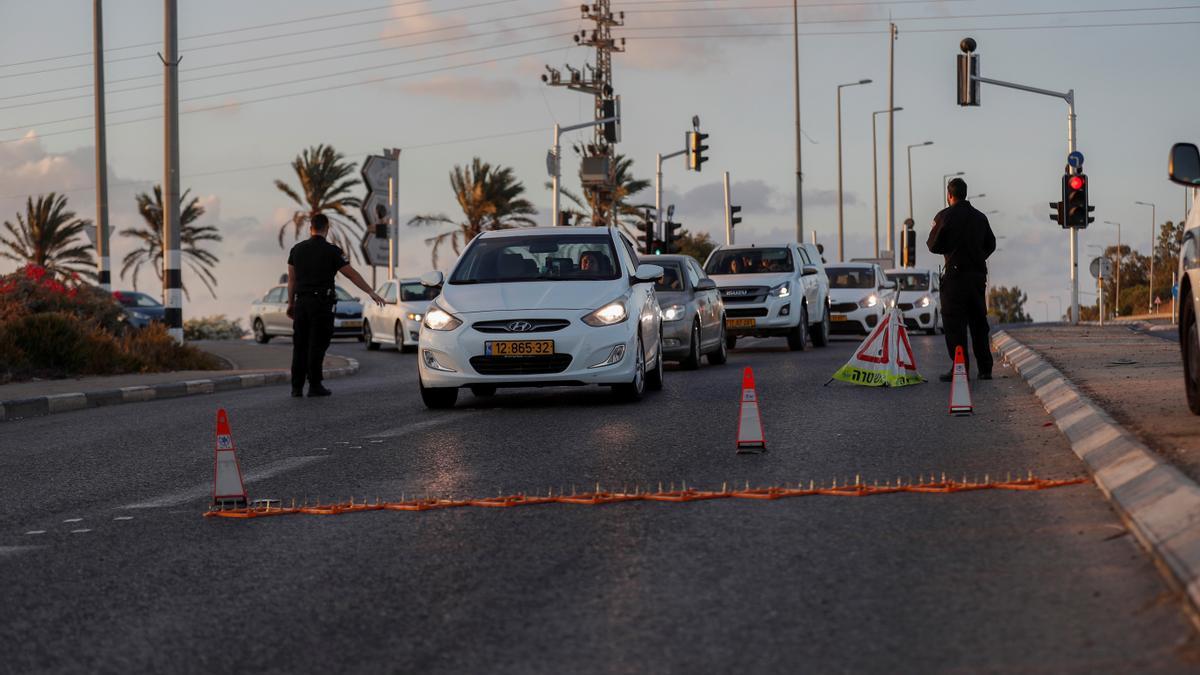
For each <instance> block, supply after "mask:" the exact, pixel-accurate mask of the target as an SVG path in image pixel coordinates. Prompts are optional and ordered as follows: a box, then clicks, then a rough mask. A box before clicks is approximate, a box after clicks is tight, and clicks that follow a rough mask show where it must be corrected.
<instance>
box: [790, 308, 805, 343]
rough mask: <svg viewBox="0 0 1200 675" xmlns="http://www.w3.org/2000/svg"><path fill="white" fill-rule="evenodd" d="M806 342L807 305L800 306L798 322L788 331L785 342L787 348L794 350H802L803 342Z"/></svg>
mask: <svg viewBox="0 0 1200 675" xmlns="http://www.w3.org/2000/svg"><path fill="white" fill-rule="evenodd" d="M806 342H808V307H807V306H806V305H801V306H800V322H799V323H797V324H796V327H795V328H793V329H791V330H790V331H788V334H787V343H788V349H790V350H792V351H794V352H802V351H804V347H805V343H806Z"/></svg>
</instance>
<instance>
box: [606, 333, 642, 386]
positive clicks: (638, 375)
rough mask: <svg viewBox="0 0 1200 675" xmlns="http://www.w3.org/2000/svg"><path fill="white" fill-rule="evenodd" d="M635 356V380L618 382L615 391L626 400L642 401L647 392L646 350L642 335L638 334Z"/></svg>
mask: <svg viewBox="0 0 1200 675" xmlns="http://www.w3.org/2000/svg"><path fill="white" fill-rule="evenodd" d="M633 358H634V359H635V362H636V363H637V366H636V367H635V368H634V373H633V380H632V381H630V382H628V383H626V384H618V385H616V386H614V387H613V391H614V392H615V393H616V394H617V396H620V397H621V398H623V399H625V400H626V401H640V400H642V396H644V395H645V394H646V351H645V350H644V349H642V336H641V334H638V340H637V350H636V351H635V353H634V355H633Z"/></svg>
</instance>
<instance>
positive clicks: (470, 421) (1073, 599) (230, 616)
mask: <svg viewBox="0 0 1200 675" xmlns="http://www.w3.org/2000/svg"><path fill="white" fill-rule="evenodd" d="M912 340H913V346H914V349H915V351H916V354H917V358H918V363H919V364H920V366H921V370H922V372H923V374H924V375H925V376H926V377H927V378H930V379H932V380H934V381H933V382H931V383H927V384H923V385H919V386H915V387H909V388H904V389H897V390H879V389H866V388H858V387H853V386H850V385H846V384H842V383H834V384H830V385H828V386H825V382H826V381H827V380H828V379H829V377H830V375H832V373H833V372H834V371H835V370H836V369H837V368H838V367H839V366H840V365H841V363H843V362H844V361H845V359H846V358H848V357H849V355H850V353H851V350H852V349H853V347H854V346H855V345H856V344H857V340H835V341H834V343H833V345H832V346H831V347H829V348H826V349H818V350H812V351H808V352H804V353H793V352H788V351H787V350H786V349H785V348H784V343H783V341H782V340H761V341H760V340H746V341H743V343H741V344H739V347H743V348H741V349H738V350H736V351H734V352H732V354H731V358H730V362H729V364H727V365H725V366H719V367H712V366H707V365H706V366H705V367H703V368H702V369H701V370H700V371H698V372H684V371H678V370H674V369H672V370H670V371H669V372H668V373H667V383H666V389H665V391H663V392H661V393H652V394H649V395H648V396H647V398H646V399H645V400H644V401H642V402H641V403H637V404H623V403H616V402H614V401H613V400H612V399H611V398H610V396H609V395H608V393H607V391H606V390H601V389H547V390H510V391H502V393H501V394H499V395H497V396H496V397H494V398H491V399H477V398H473V397H472V396H471V395H470V394H465V393H464V395H463V397H462V399H460V405H459V407H458V408H456V409H454V410H449V411H439V412H436V413H435V412H430V411H427V410H425V409H424V408H423V407H422V406H421V404H420V400H419V397H418V394H417V390H416V369H415V363H414V358H415V357H414V356H413V355H411V354H399V353H397V352H395V351H394V350H390V349H385V350H383V351H380V352H371V353H368V352H366V351H364V350H362V348H361V347H360V346H358V345H353V344H339V345H337V346H335V347H334V352H336V353H340V354H344V355H349V356H353V357H354V358H356V359H359V361H360V362H361V369H360V371H359V374H358V375H356V376H355V377H353V378H347V379H343V380H337V381H335V382H332V383H331V384H330V386H331V387H332V388H334V391H335V393H334V396H332V397H330V398H328V399H292V398H289V397H288V396H287V392H286V388H271V387H267V388H258V389H247V390H241V391H231V392H221V393H218V394H213V395H210V396H202V397H191V398H186V399H168V400H162V401H153V402H147V403H143V404H138V405H127V406H117V407H113V408H96V409H88V410H80V411H77V412H71V413H64V414H61V415H54V416H51V417H45V418H34V419H27V420H20V421H15V422H10V423H6V426H5V427H4V428H3V431H2V433H3V435H2V436H0V473H2V475H4V476H5V481H4V484H5V497H6V498H5V501H4V505H3V507H0V575H3V578H4V580H5V581H4V582H3V584H2V585H0V607H4V608H5V612H4V614H3V616H2V618H0V671H8V672H22V671H30V670H46V671H97V670H99V671H115V670H123V671H170V672H185V673H186V672H212V671H232V670H242V671H289V672H297V671H299V672H310V671H317V670H327V671H342V672H344V671H374V672H378V671H395V672H481V671H489V672H520V673H529V672H562V671H577V672H644V671H650V670H654V671H664V672H685V671H704V672H728V671H733V670H741V671H750V672H763V671H784V670H787V671H801V672H813V671H817V672H897V671H899V672H929V671H940V672H947V671H960V672H961V671H968V672H978V671H989V672H991V671H1044V672H1097V671H1099V672H1195V669H1196V668H1197V664H1198V663H1200V646H1198V642H1197V638H1196V633H1195V630H1194V628H1193V626H1192V624H1191V623H1190V622H1189V621H1188V619H1187V617H1185V615H1184V614H1183V612H1182V611H1181V610H1180V603H1179V599H1178V597H1177V596H1175V595H1174V594H1173V593H1172V592H1171V591H1170V590H1169V589H1168V587H1167V586H1166V584H1165V583H1164V582H1163V581H1162V579H1161V578H1160V577H1159V575H1158V574H1157V572H1156V570H1155V569H1154V567H1153V565H1152V564H1151V563H1150V562H1149V559H1148V558H1147V557H1146V556H1145V555H1144V554H1143V553H1142V551H1141V550H1140V549H1139V548H1138V547H1137V544H1136V542H1134V541H1133V540H1132V538H1131V537H1130V536H1128V534H1127V533H1126V531H1125V530H1124V529H1123V527H1122V526H1121V524H1120V522H1119V521H1118V519H1117V518H1116V516H1115V515H1114V513H1113V512H1112V510H1111V509H1110V507H1109V506H1108V504H1107V502H1106V501H1105V500H1104V498H1103V497H1102V496H1101V495H1100V493H1099V492H1098V491H1097V490H1096V489H1095V487H1094V486H1092V485H1091V484H1083V485H1078V486H1074V487H1066V488H1058V489H1054V490H1047V491H1042V492H1008V491H984V492H968V493H956V494H897V495H882V496H874V497H862V498H838V497H803V498H796V499H787V500H780V501H774V502H751V501H743V500H721V501H714V502H699V503H687V504H661V503H634V504H613V505H606V506H571V505H545V506H531V507H521V508H515V509H479V508H464V509H452V510H444V511H433V512H417V513H411V512H374V513H361V514H347V515H340V516H285V517H279V518H264V519H256V520H249V521H234V520H223V519H218V520H213V519H204V518H202V517H201V514H202V512H203V510H204V509H205V507H206V505H207V495H208V491H209V489H210V485H211V483H210V481H211V476H212V448H213V443H214V438H213V424H214V416H215V415H214V413H215V410H216V407H217V406H224V407H225V408H226V409H227V410H228V412H229V417H230V421H231V423H232V427H233V429H232V430H233V436H234V440H235V442H236V444H237V446H238V449H239V452H240V457H241V462H242V468H243V471H244V472H245V474H246V478H247V481H248V482H247V487H248V489H249V491H250V493H251V497H252V498H258V497H272V498H282V499H285V500H290V499H291V498H292V497H295V498H296V499H298V500H302V499H304V498H306V497H307V498H308V499H310V500H311V499H314V498H318V497H319V498H322V499H324V500H329V499H339V500H345V499H348V498H349V497H351V496H354V497H355V498H356V499H359V498H364V497H366V498H370V499H372V500H373V499H374V498H375V497H377V496H378V497H383V498H392V499H395V498H399V497H400V496H401V495H402V494H404V495H408V496H412V495H426V494H428V495H430V496H459V497H461V496H488V495H495V494H497V493H498V492H503V493H506V494H507V493H510V492H515V491H519V490H525V491H529V492H533V491H538V490H545V489H547V488H551V487H552V488H554V489H555V491H558V490H559V489H560V488H563V487H565V488H567V489H568V490H569V489H570V488H571V486H572V485H576V486H578V487H580V488H585V487H591V486H593V485H594V484H595V483H596V482H599V483H601V484H602V485H605V486H626V485H627V486H630V487H632V486H633V485H635V484H637V485H640V486H642V487H643V488H645V487H653V488H656V487H657V485H658V483H659V481H662V482H663V483H664V484H669V483H670V482H672V481H674V482H676V483H679V482H682V481H686V482H687V483H688V484H689V485H696V486H698V487H702V488H720V487H721V484H722V483H723V482H729V483H731V484H733V483H736V484H745V483H746V482H748V483H749V484H750V485H752V486H758V485H771V484H783V483H785V482H790V483H793V484H794V483H796V482H803V483H807V482H808V481H809V480H810V479H812V480H815V481H817V482H824V483H826V484H828V483H829V482H830V481H831V480H832V479H834V478H837V479H838V480H839V482H841V481H845V480H847V479H849V480H853V477H854V476H855V475H856V474H860V475H861V476H862V477H863V478H864V479H866V480H868V481H872V480H875V479H878V480H880V481H884V480H889V479H891V480H894V479H895V478H896V477H904V478H906V479H909V478H914V477H916V476H918V475H920V474H925V475H928V474H930V473H935V474H940V472H942V471H945V472H947V473H948V474H950V475H952V476H961V475H962V474H965V475H967V476H968V477H982V476H983V475H984V474H985V473H988V474H990V475H991V476H993V477H996V476H1003V475H1006V474H1007V473H1008V472H1011V473H1013V474H1022V475H1023V474H1025V473H1026V472H1027V471H1032V472H1034V473H1036V474H1038V475H1041V476H1044V477H1054V478H1061V477H1071V476H1082V475H1086V471H1085V469H1084V467H1083V466H1082V464H1081V463H1080V462H1079V460H1078V459H1077V458H1076V457H1075V455H1074V454H1073V453H1072V452H1071V450H1070V449H1069V447H1068V445H1067V443H1066V441H1065V439H1064V438H1063V436H1062V435H1061V434H1060V433H1059V432H1058V430H1057V429H1056V428H1054V427H1053V426H1052V425H1051V424H1050V418H1049V417H1048V416H1047V414H1046V413H1045V411H1044V409H1043V408H1042V407H1041V406H1040V404H1038V402H1037V401H1036V399H1035V398H1034V397H1033V396H1032V394H1031V393H1030V392H1029V390H1028V388H1027V387H1026V385H1025V384H1024V382H1023V381H1022V380H1021V379H1020V378H1019V377H1017V376H1015V375H1014V374H1013V373H1012V372H1011V371H1010V370H1007V369H1004V368H1000V367H999V366H998V367H997V371H996V373H997V379H995V380H993V381H991V382H974V381H972V385H973V386H974V390H973V393H974V398H975V404H976V410H977V414H976V415H974V416H972V417H956V418H951V417H948V416H947V415H946V404H947V395H948V389H947V386H946V385H943V384H941V383H938V382H936V374H937V373H938V372H941V371H944V370H946V369H948V367H949V362H948V359H947V357H946V355H945V350H944V346H943V343H942V339H941V338H940V337H918V336H913V337H912ZM745 366H751V367H753V368H754V371H755V379H756V381H757V384H758V394H759V397H760V400H761V406H762V414H763V417H764V426H765V432H766V436H767V441H768V446H769V448H770V450H769V452H767V453H764V454H758V455H737V454H735V453H734V433H735V429H736V416H737V400H738V398H739V394H740V389H739V387H740V382H741V369H742V368H743V367H745Z"/></svg>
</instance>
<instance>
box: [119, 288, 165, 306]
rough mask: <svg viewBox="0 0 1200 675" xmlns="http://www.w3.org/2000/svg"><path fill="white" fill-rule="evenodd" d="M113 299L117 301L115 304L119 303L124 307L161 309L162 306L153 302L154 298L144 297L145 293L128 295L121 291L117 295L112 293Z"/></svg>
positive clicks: (157, 302)
mask: <svg viewBox="0 0 1200 675" xmlns="http://www.w3.org/2000/svg"><path fill="white" fill-rule="evenodd" d="M113 297H115V298H116V299H117V302H119V303H121V304H122V305H124V306H125V307H161V306H162V303H160V302H159V301H157V300H155V299H154V298H152V297H150V296H148V295H146V294H145V293H130V292H127V291H122V292H119V293H113Z"/></svg>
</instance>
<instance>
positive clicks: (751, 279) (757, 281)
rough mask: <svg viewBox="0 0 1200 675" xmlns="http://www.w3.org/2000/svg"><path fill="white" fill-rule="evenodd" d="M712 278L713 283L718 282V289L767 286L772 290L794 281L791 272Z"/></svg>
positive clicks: (715, 275) (725, 275)
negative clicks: (773, 287)
mask: <svg viewBox="0 0 1200 675" xmlns="http://www.w3.org/2000/svg"><path fill="white" fill-rule="evenodd" d="M710 277H711V278H712V280H713V281H715V282H717V287H718V288H731V287H734V286H766V287H768V288H770V287H772V286H778V285H779V284H782V283H783V282H785V281H791V280H792V274H791V273H790V272H777V273H775V274H713V275H710Z"/></svg>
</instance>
